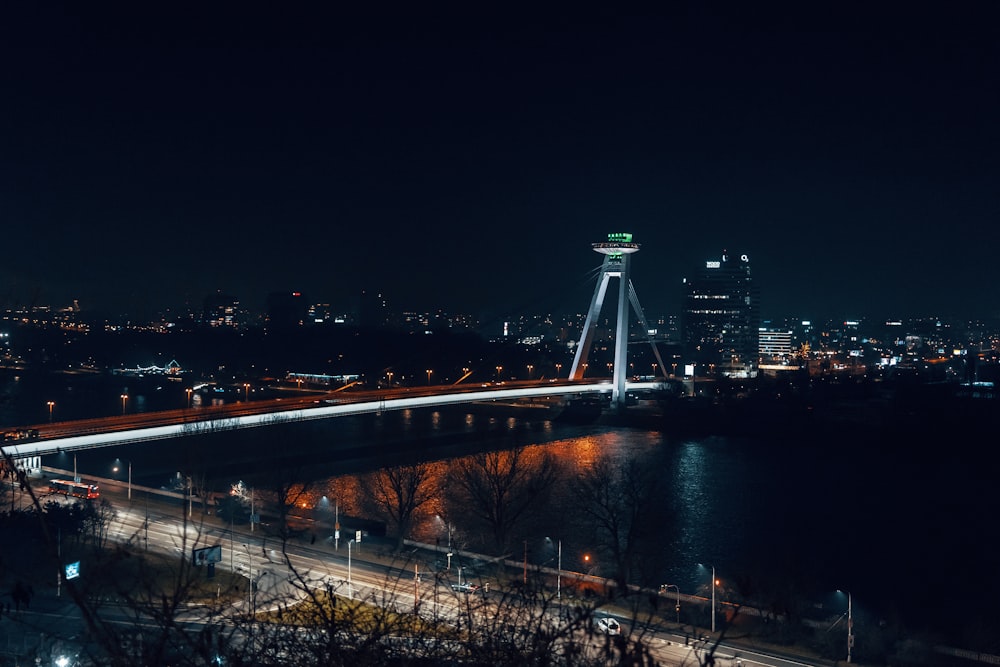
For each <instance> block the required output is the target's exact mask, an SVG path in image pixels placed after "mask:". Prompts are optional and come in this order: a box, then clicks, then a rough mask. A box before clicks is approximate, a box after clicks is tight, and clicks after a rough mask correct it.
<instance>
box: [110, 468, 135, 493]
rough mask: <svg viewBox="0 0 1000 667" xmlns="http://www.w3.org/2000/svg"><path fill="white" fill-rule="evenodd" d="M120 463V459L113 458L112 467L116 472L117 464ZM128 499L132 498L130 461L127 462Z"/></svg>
mask: <svg viewBox="0 0 1000 667" xmlns="http://www.w3.org/2000/svg"><path fill="white" fill-rule="evenodd" d="M120 463H121V459H115V467H114V468H112V470H113V471H114V472H116V473H117V472H118V466H119V464H120ZM128 499H129V500H132V462H131V461H129V462H128Z"/></svg>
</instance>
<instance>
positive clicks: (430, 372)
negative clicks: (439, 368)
mask: <svg viewBox="0 0 1000 667" xmlns="http://www.w3.org/2000/svg"><path fill="white" fill-rule="evenodd" d="M433 372H434V371H433V370H431V369H430V368H428V369H427V384H430V383H431V374H432V373H433Z"/></svg>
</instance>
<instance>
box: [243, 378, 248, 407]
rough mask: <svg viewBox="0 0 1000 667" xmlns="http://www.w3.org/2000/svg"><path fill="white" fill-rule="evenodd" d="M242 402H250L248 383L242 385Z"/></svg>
mask: <svg viewBox="0 0 1000 667" xmlns="http://www.w3.org/2000/svg"><path fill="white" fill-rule="evenodd" d="M243 402H244V403H249V402H250V383H248V382H244V383H243Z"/></svg>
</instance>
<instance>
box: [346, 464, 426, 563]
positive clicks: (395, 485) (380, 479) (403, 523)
mask: <svg viewBox="0 0 1000 667" xmlns="http://www.w3.org/2000/svg"><path fill="white" fill-rule="evenodd" d="M441 467H442V466H441V464H437V463H428V462H423V463H410V464H407V465H401V466H395V467H392V468H383V469H381V470H377V471H375V472H371V473H368V474H367V475H365V476H364V477H363V478H362V481H361V488H362V490H363V493H364V494H365V496H366V499H367V500H368V501H369V503H371V504H372V505H373V506H374V507H375V509H376V511H377V512H378V513H380V514H382V515H384V516H385V517H387V518H388V519H389V521H390V522H391V523H392V524H393V525H394V526H395V527H396V550H397V551H398V550H399V549H400V548H401V547H402V544H403V539H404V538H405V537H406V536H407V535H409V533H410V529H411V527H412V526H413V523H414V521H415V520H416V519H417V518H418V517H419V515H420V514H421V512H422V511H423V510H424V508H425V507H426V506H428V504H429V503H430V502H431V501H432V500H434V498H435V497H436V496H437V493H438V486H437V483H436V482H437V480H438V479H439V478H440V469H441Z"/></svg>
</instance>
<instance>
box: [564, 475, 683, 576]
mask: <svg viewBox="0 0 1000 667" xmlns="http://www.w3.org/2000/svg"><path fill="white" fill-rule="evenodd" d="M658 480H659V478H658V475H657V473H656V472H655V470H654V468H653V467H652V466H650V465H649V462H648V461H645V460H642V459H640V458H636V457H631V456H630V457H628V458H626V459H625V460H624V461H617V460H615V459H614V458H612V457H611V456H609V455H604V456H601V457H600V458H598V459H597V461H595V463H594V465H593V466H592V467H591V468H589V469H588V470H586V471H585V472H583V473H581V474H580V475H578V476H577V477H576V478H575V479H573V480H571V482H570V488H571V491H572V497H573V498H574V502H575V507H576V511H577V514H576V517H577V519H578V520H580V521H583V522H585V523H586V525H589V526H591V527H593V529H594V530H595V531H596V538H597V540H598V544H599V547H600V548H601V549H602V551H604V552H606V553H607V554H608V556H609V557H610V560H611V562H612V563H613V564H614V573H613V578H614V579H615V581H616V582H617V583H618V586H619V590H621V591H626V590H627V585H628V584H629V583H631V581H632V575H633V569H634V567H635V566H636V563H637V562H638V560H639V556H640V554H641V549H642V547H643V540H644V538H645V537H646V535H645V534H644V532H643V527H644V526H648V525H649V524H650V523H651V522H650V521H649V517H648V514H649V513H650V512H659V511H661V509H662V507H663V506H664V504H665V502H664V500H663V499H661V498H659V496H660V493H659V488H658V487H659V484H658ZM643 515H647V516H645V518H644V517H643ZM661 528H662V527H661Z"/></svg>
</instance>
